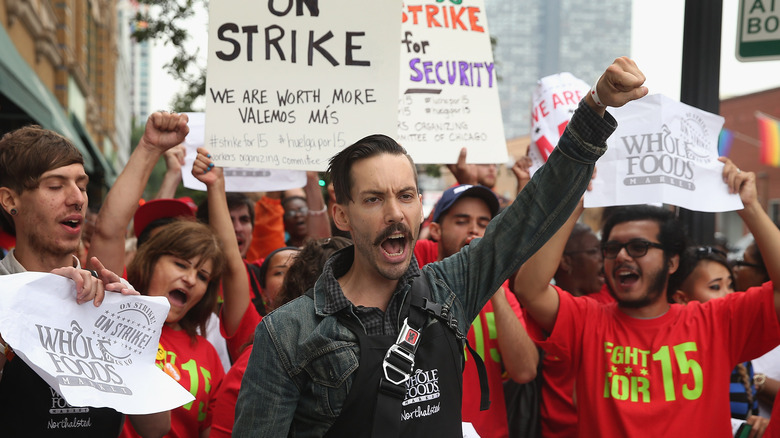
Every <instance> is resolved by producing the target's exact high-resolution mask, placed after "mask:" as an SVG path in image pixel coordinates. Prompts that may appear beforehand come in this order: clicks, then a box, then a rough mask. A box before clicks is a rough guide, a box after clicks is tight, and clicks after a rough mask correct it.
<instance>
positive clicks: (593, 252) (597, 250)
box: [563, 248, 601, 257]
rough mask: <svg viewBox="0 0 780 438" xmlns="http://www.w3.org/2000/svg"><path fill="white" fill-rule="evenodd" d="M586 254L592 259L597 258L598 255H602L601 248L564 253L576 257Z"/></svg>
mask: <svg viewBox="0 0 780 438" xmlns="http://www.w3.org/2000/svg"><path fill="white" fill-rule="evenodd" d="M582 253H585V254H587V255H589V256H591V257H593V256H595V255H596V254H599V253H601V248H588V249H577V250H574V251H564V252H563V254H564V255H574V254H582Z"/></svg>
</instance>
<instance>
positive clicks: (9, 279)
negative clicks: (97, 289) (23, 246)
mask: <svg viewBox="0 0 780 438" xmlns="http://www.w3.org/2000/svg"><path fill="white" fill-rule="evenodd" d="M0 278H2V282H3V288H2V291H0V333H2V335H3V339H4V340H5V342H7V343H8V344H9V345H10V346H11V347H12V348H13V350H14V353H15V354H16V355H17V356H18V357H17V358H15V359H14V360H24V361H25V363H27V364H28V365H29V366H30V368H32V369H33V370H34V371H35V372H36V373H37V374H38V375H39V376H40V377H41V378H42V379H43V380H45V381H46V383H48V384H49V386H51V387H52V388H54V389H55V390H56V391H57V392H58V393H59V394H60V395H62V397H63V398H64V399H65V401H66V402H67V403H68V404H69V405H71V406H94V407H109V408H113V409H115V410H117V411H119V412H123V413H125V414H151V413H155V412H162V411H167V410H170V409H174V408H177V407H179V406H181V405H183V404H186V403H189V402H191V401H192V400H194V399H195V398H194V397H193V396H192V394H190V393H189V392H188V391H187V390H185V389H184V388H183V387H182V386H181V385H179V384H178V383H177V382H176V381H174V380H173V379H172V378H171V377H169V376H168V375H167V374H165V372H163V371H162V370H161V369H160V368H158V367H157V366H156V365H155V363H154V360H155V356H156V354H157V346H158V345H159V342H160V333H161V332H162V325H163V323H164V322H165V318H166V317H167V316H168V309H169V308H170V304H169V303H168V300H166V299H165V298H163V297H146V296H139V295H132V296H126V295H121V294H118V293H114V292H107V293H106V297H105V299H104V300H103V303H102V304H101V305H100V307H95V306H94V304H93V303H92V302H88V303H84V304H77V303H76V286H75V283H74V282H73V280H71V279H69V278H65V277H62V276H59V275H55V274H48V273H43V272H25V273H21V274H13V275H4V276H2V277H0ZM20 358H21V359H20ZM63 409H66V410H67V409H71V407H67V406H66V407H64V408H63Z"/></svg>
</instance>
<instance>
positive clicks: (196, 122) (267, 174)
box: [181, 113, 306, 192]
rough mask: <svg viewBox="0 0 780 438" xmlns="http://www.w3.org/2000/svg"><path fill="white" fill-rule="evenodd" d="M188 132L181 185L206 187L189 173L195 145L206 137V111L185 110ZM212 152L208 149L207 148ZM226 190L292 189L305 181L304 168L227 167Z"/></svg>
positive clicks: (193, 158)
mask: <svg viewBox="0 0 780 438" xmlns="http://www.w3.org/2000/svg"><path fill="white" fill-rule="evenodd" d="M187 117H189V122H188V123H187V125H188V126H189V128H190V133H189V134H187V138H186V139H185V140H184V146H185V147H186V148H187V155H185V157H184V166H183V167H182V172H181V174H182V182H183V184H184V187H187V188H188V189H193V190H200V191H204V192H205V191H206V184H203V183H202V182H200V181H198V180H197V179H195V177H194V176H192V165H193V163H194V162H195V157H197V156H198V148H199V147H202V146H203V144H204V140H205V134H204V129H205V127H206V114H205V113H187ZM209 152H211V150H209ZM224 172H225V191H226V192H271V191H279V190H287V189H294V188H297V187H303V186H304V185H306V172H304V171H302V170H280V169H245V168H241V167H226V168H225V169H224Z"/></svg>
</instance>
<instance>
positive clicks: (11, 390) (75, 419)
mask: <svg viewBox="0 0 780 438" xmlns="http://www.w3.org/2000/svg"><path fill="white" fill-rule="evenodd" d="M123 418H124V415H123V414H121V413H120V412H117V411H115V410H113V409H109V408H93V407H75V406H71V405H69V404H68V403H67V402H65V399H64V398H62V396H60V394H59V393H57V391H55V390H54V389H53V388H52V387H50V386H49V385H48V384H47V383H46V382H45V381H44V380H43V379H41V378H40V377H38V375H37V374H36V373H35V371H33V370H32V368H30V367H29V366H27V364H26V363H24V361H23V360H22V359H21V358H19V357H15V358H13V360H11V361H8V362H6V364H5V368H4V369H3V378H2V380H0V435H2V436H3V437H9V438H12V437H13V438H15V437H80V438H81V437H95V438H105V437H117V436H119V432H120V431H121V430H122V422H123Z"/></svg>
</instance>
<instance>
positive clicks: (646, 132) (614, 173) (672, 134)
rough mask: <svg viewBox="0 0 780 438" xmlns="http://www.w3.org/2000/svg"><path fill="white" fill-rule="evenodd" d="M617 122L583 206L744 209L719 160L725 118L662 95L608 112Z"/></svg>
mask: <svg viewBox="0 0 780 438" xmlns="http://www.w3.org/2000/svg"><path fill="white" fill-rule="evenodd" d="M609 111H610V113H612V115H613V116H615V119H616V120H617V121H618V128H617V130H616V131H615V132H614V133H613V134H612V135H611V136H610V137H609V139H608V140H607V147H608V149H607V152H606V153H605V154H604V156H603V157H601V158H600V159H599V161H598V163H597V164H596V166H597V168H598V172H597V177H596V179H595V180H594V181H593V190H592V191H588V192H586V193H585V207H586V208H589V207H606V206H610V205H632V204H653V203H666V204H671V205H676V206H679V207H684V208H687V209H689V210H693V211H703V212H719V211H732V210H738V209H741V208H742V207H743V206H742V201H741V200H740V199H739V195H737V194H729V193H728V187H727V186H726V184H725V183H724V182H723V177H722V171H723V163H721V162H719V161H718V160H717V159H718V134H719V133H720V130H721V127H722V126H723V120H724V119H723V117H721V116H718V115H715V114H710V113H708V112H706V111H702V110H700V109H698V108H694V107H692V106H689V105H686V104H684V103H680V102H677V101H675V100H672V99H670V98H668V97H666V96H663V95H661V94H654V95H650V96H645V97H644V98H642V99H639V100H635V101H633V102H629V103H628V104H627V105H625V106H623V107H620V108H610V109H609Z"/></svg>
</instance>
